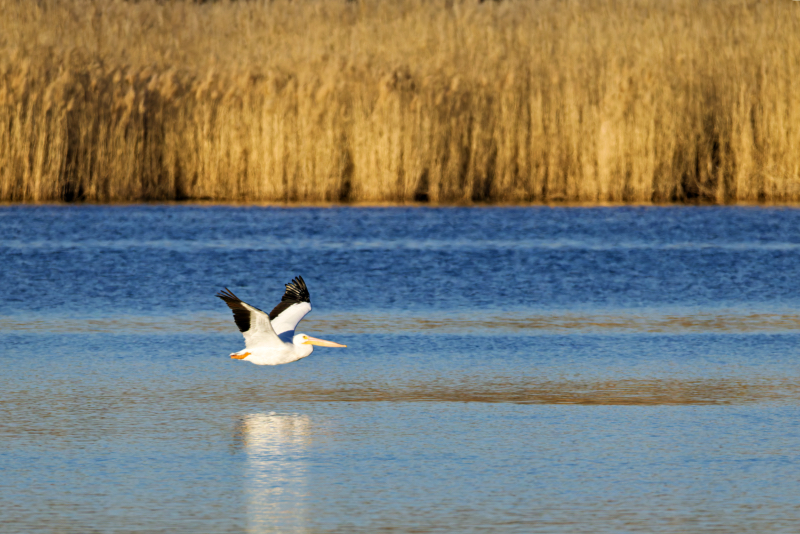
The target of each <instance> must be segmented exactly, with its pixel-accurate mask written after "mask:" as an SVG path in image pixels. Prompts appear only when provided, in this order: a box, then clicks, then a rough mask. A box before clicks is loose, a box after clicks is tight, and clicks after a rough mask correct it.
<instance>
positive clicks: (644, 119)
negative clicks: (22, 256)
mask: <svg viewBox="0 0 800 534" xmlns="http://www.w3.org/2000/svg"><path fill="white" fill-rule="evenodd" d="M0 13H2V15H0V200H2V201H48V200H60V199H61V200H86V201H96V202H107V201H141V200H171V199H213V200H220V201H277V202H352V201H359V202H407V201H414V200H428V201H430V202H438V203H470V202H476V201H477V202H484V201H491V202H559V201H576V202H637V203H639V202H644V203H647V202H711V203H726V202H737V201H739V202H797V201H800V81H799V80H800V2H791V1H789V0H768V1H763V2H758V1H752V0H750V1H737V0H730V1H728V0H720V1H711V0H624V1H623V0H581V1H577V0H530V1H529V0H506V1H503V2H485V3H479V2H477V0H470V1H465V0H437V1H434V0H357V1H355V2H346V1H345V0H304V1H297V0H295V1H287V0H275V1H273V2H261V1H255V0H251V1H239V2H210V3H192V2H182V1H162V2H154V1H150V0H143V1H140V2H124V1H115V0H39V1H37V2H31V1H28V0H0Z"/></svg>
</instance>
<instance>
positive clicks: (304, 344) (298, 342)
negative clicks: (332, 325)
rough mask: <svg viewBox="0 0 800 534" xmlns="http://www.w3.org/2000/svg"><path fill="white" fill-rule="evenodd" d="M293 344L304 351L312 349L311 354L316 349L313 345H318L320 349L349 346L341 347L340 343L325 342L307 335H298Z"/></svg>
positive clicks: (309, 351)
mask: <svg viewBox="0 0 800 534" xmlns="http://www.w3.org/2000/svg"><path fill="white" fill-rule="evenodd" d="M292 343H294V345H295V346H297V347H299V348H303V349H306V350H308V349H310V350H308V353H309V354H311V351H313V350H314V347H313V346H311V345H317V346H319V347H346V346H347V345H341V344H339V343H334V342H333V341H325V340H324V339H317V338H315V337H311V336H308V335H306V334H297V335H296V336H294V338H293V339H292Z"/></svg>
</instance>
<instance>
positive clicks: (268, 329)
mask: <svg viewBox="0 0 800 534" xmlns="http://www.w3.org/2000/svg"><path fill="white" fill-rule="evenodd" d="M217 296H218V297H219V298H221V299H222V300H224V301H225V304H227V305H228V307H229V308H230V309H231V310H232V311H233V320H234V321H235V322H236V326H238V327H239V330H240V331H241V332H242V334H243V335H244V346H245V347H246V348H248V349H249V348H253V347H255V346H256V345H271V344H275V345H278V344H280V343H281V340H280V338H279V337H278V335H277V334H276V333H275V330H273V329H272V325H271V324H270V321H269V316H268V315H267V314H266V313H264V312H263V311H261V310H259V309H258V308H256V307H255V306H250V305H249V304H247V303H246V302H242V301H241V299H239V297H237V296H236V295H234V294H233V293H232V292H231V290H230V289H228V288H227V287H226V288H225V291H220V292H219V293H217Z"/></svg>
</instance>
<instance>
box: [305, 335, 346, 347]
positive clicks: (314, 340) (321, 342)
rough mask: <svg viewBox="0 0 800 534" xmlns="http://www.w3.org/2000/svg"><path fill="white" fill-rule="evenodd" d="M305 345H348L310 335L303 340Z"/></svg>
mask: <svg viewBox="0 0 800 534" xmlns="http://www.w3.org/2000/svg"><path fill="white" fill-rule="evenodd" d="M303 345H317V346H318V347H347V345H341V344H339V343H334V342H333V341H325V340H324V339H317V338H315V337H311V336H308V339H306V340H305V341H303Z"/></svg>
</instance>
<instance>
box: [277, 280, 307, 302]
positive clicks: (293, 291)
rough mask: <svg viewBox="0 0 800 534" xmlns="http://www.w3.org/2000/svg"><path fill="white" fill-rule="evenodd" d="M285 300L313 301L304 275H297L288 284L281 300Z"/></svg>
mask: <svg viewBox="0 0 800 534" xmlns="http://www.w3.org/2000/svg"><path fill="white" fill-rule="evenodd" d="M283 301H291V302H308V303H311V295H310V294H309V292H308V286H306V282H305V280H303V277H302V276H300V275H298V276H295V277H294V278H293V279H292V281H291V282H289V283H288V284H286V292H285V293H284V294H283V297H282V298H281V302H283Z"/></svg>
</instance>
